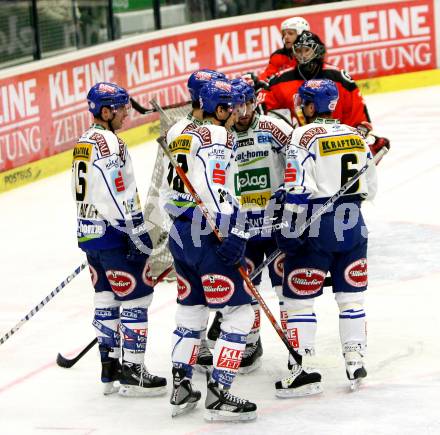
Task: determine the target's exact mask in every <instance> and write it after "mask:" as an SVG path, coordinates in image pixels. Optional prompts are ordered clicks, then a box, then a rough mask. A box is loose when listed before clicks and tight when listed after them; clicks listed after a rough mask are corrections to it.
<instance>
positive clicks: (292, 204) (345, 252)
mask: <svg viewBox="0 0 440 435" xmlns="http://www.w3.org/2000/svg"><path fill="white" fill-rule="evenodd" d="M337 100H338V88H337V86H336V85H335V83H334V82H332V81H331V80H327V79H316V80H308V81H306V82H305V83H303V84H302V85H301V87H300V88H299V99H297V104H299V108H300V109H301V110H302V111H303V115H304V117H305V118H306V120H307V121H308V122H309V124H308V125H307V126H304V127H299V128H297V129H296V130H295V131H294V134H293V137H292V142H291V144H290V145H288V147H287V151H286V170H285V179H284V181H285V186H284V189H285V192H286V198H285V206H284V214H283V219H284V220H287V221H288V222H291V224H290V225H289V227H288V228H287V229H285V228H282V229H281V230H280V231H279V232H277V234H276V236H277V242H278V245H279V247H280V249H281V250H282V251H284V252H285V253H286V258H285V262H284V277H285V278H284V282H283V294H284V297H285V306H286V309H287V313H288V320H287V334H288V339H289V341H290V342H291V344H292V346H293V347H294V348H296V349H297V351H298V352H299V353H300V354H301V355H308V356H311V355H313V354H314V353H315V334H316V327H317V319H316V315H315V312H314V308H313V307H314V301H315V298H316V297H318V296H320V295H321V294H322V284H323V282H324V277H325V276H326V274H327V272H328V271H330V273H331V276H332V278H333V291H334V293H335V299H336V302H337V304H338V307H339V312H340V314H339V331H340V340H341V345H342V352H343V356H344V358H345V366H346V373H347V376H348V378H349V380H350V381H352V383H353V384H355V383H357V382H358V380H359V379H361V378H364V377H365V376H366V375H367V372H366V370H365V367H364V361H363V357H364V355H365V349H366V344H367V343H366V329H365V326H366V325H365V311H364V292H365V290H366V289H367V237H368V236H367V229H366V227H365V223H364V220H363V218H362V213H361V211H360V207H361V203H362V201H363V200H365V199H367V198H368V199H372V198H373V197H374V195H375V193H376V170H375V166H374V165H373V166H372V167H371V169H369V170H368V171H367V172H366V173H365V174H363V175H362V176H361V178H360V179H359V180H358V181H357V182H355V184H354V185H353V186H352V187H351V188H350V189H349V190H348V191H347V192H346V194H345V195H344V196H342V197H341V198H340V199H339V200H338V201H336V203H335V204H334V207H333V208H332V209H330V210H329V211H328V212H326V213H325V214H323V215H322V216H321V219H320V220H318V221H317V222H316V223H314V224H313V225H312V226H311V228H310V229H309V231H306V232H305V233H304V234H302V235H298V234H297V233H295V230H296V228H298V227H299V226H300V224H301V223H302V222H304V221H305V219H306V217H309V216H310V215H311V213H312V212H313V211H316V209H317V208H319V207H320V206H321V205H322V204H323V203H324V202H325V201H327V200H328V199H329V197H331V196H332V195H334V194H335V193H336V192H337V191H338V190H339V189H340V188H341V186H342V185H343V184H345V183H346V181H348V179H349V178H350V177H352V176H353V175H354V174H355V173H356V172H357V171H358V170H359V169H361V167H362V166H364V165H365V164H366V163H367V161H368V159H371V158H372V156H371V152H370V150H369V149H368V146H367V145H366V144H365V142H364V140H363V138H362V136H361V135H360V134H359V133H358V132H357V130H356V129H354V128H352V127H349V126H347V125H344V124H340V123H339V121H338V120H336V119H332V112H333V111H334V110H335V107H336V105H337ZM301 370H302V369H301V367H299V366H297V365H296V364H294V365H293V368H292V371H291V373H290V375H289V376H288V377H287V378H285V379H282V380H281V381H278V382H277V383H276V384H275V387H276V394H277V396H279V397H294V396H300V395H305V394H316V393H319V392H321V391H322V388H321V385H320V382H311V381H309V380H307V377H304V376H303V375H302V374H301V373H303V372H302V371H301ZM306 371H308V372H309V373H313V371H314V370H313V369H308V370H306Z"/></svg>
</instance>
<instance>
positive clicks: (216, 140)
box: [160, 120, 235, 219]
mask: <svg viewBox="0 0 440 435" xmlns="http://www.w3.org/2000/svg"><path fill="white" fill-rule="evenodd" d="M183 121H184V120H181V121H179V122H178V123H177V124H175V125H174V126H173V127H172V128H171V129H170V130H169V131H168V134H167V144H168V147H169V149H170V151H171V153H172V154H173V156H174V157H175V159H176V160H177V162H178V163H179V164H180V166H181V167H182V169H183V170H184V171H185V173H186V175H187V177H188V178H189V180H190V181H191V184H192V185H193V186H194V188H195V189H196V191H197V193H198V194H199V196H200V198H201V200H202V201H203V202H204V204H205V205H206V207H207V208H208V210H209V211H210V213H211V214H212V216H215V217H217V216H218V215H219V214H232V213H233V207H232V206H231V203H230V201H229V200H227V199H226V200H225V198H228V197H229V198H230V197H231V195H232V192H230V191H229V189H228V188H227V180H228V177H230V176H232V175H231V173H232V174H233V173H234V172H235V169H234V165H235V152H234V151H235V142H234V138H233V136H232V134H231V133H229V132H228V131H227V130H226V129H225V128H224V127H221V126H217V125H213V124H207V123H205V124H203V125H199V126H196V125H195V124H194V123H190V124H188V125H187V126H186V127H183V128H182V125H183ZM164 165H165V167H164V168H165V174H164V180H163V184H162V188H161V190H160V195H161V201H160V202H161V203H163V204H164V207H165V209H166V210H167V212H168V213H169V214H170V215H172V216H177V215H179V216H185V217H186V218H189V219H191V218H192V216H193V212H194V209H195V207H196V202H195V200H194V198H193V196H192V195H191V194H190V193H189V192H188V190H187V189H186V187H185V185H184V184H183V182H182V180H181V179H180V177H179V176H178V175H177V173H176V171H175V170H174V168H173V167H172V165H171V163H170V162H169V160H168V159H167V158H166V156H165V157H164ZM231 171H232V172H231Z"/></svg>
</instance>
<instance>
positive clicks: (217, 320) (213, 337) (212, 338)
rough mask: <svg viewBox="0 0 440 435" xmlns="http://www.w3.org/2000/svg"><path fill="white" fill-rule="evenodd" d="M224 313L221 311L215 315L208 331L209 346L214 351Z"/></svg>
mask: <svg viewBox="0 0 440 435" xmlns="http://www.w3.org/2000/svg"><path fill="white" fill-rule="evenodd" d="M222 318H223V316H222V313H221V312H220V311H217V312H216V313H215V317H214V320H213V321H212V324H211V327H210V328H209V330H208V333H207V340H206V341H207V344H208V347H209V348H210V349H214V346H215V342H216V341H217V338H218V337H219V335H220V325H221V321H222Z"/></svg>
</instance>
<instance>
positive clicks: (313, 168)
mask: <svg viewBox="0 0 440 435" xmlns="http://www.w3.org/2000/svg"><path fill="white" fill-rule="evenodd" d="M371 158H372V156H371V153H370V151H369V148H368V146H367V145H366V144H365V142H364V140H363V138H362V137H361V136H360V135H359V134H358V133H357V132H356V129H354V128H352V127H349V126H347V125H344V124H340V123H339V121H337V120H334V119H323V118H318V119H316V120H315V122H313V123H311V124H309V125H307V126H304V127H299V128H297V129H296V130H295V131H294V133H293V136H292V142H291V143H290V144H289V145H288V146H287V150H286V170H285V177H284V182H285V188H286V190H287V191H288V192H289V193H290V194H306V195H308V199H309V200H311V201H313V200H314V199H315V200H320V199H322V198H324V199H325V198H329V197H331V196H333V195H334V194H335V193H336V192H337V191H338V190H339V189H340V188H341V187H342V185H344V184H345V183H346V182H347V181H348V180H349V179H350V178H351V177H352V176H353V175H354V174H355V173H356V172H357V171H359V170H360V169H361V168H362V166H364V165H365V164H366V163H367V161H368V159H371ZM376 190H377V177H376V168H375V166H374V165H372V166H371V167H370V169H369V170H368V171H366V172H365V173H364V174H363V175H362V176H361V177H360V178H359V180H357V181H356V182H355V183H354V185H353V186H352V187H351V188H350V189H349V190H347V192H345V195H352V194H354V195H360V197H362V198H367V197H368V198H369V199H373V198H374V196H375V194H376Z"/></svg>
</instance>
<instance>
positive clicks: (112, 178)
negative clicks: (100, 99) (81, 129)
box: [71, 124, 141, 249]
mask: <svg viewBox="0 0 440 435" xmlns="http://www.w3.org/2000/svg"><path fill="white" fill-rule="evenodd" d="M71 185H72V194H73V198H74V200H75V201H76V206H77V218H78V229H77V236H78V244H79V246H80V247H81V248H82V249H110V248H114V247H118V246H123V245H124V244H125V243H126V239H127V236H126V234H125V233H124V231H123V230H122V231H121V230H120V229H121V228H122V229H123V228H124V227H125V223H126V221H129V220H132V219H133V217H134V216H136V215H138V216H139V214H140V213H141V207H140V202H139V195H138V191H137V187H136V181H135V178H134V171H133V165H132V162H131V158H130V155H129V153H128V150H127V146H126V145H125V143H124V142H123V141H122V139H120V138H119V137H118V136H116V135H115V134H114V133H112V132H111V131H109V130H106V129H104V128H103V127H101V126H100V125H97V124H94V125H92V127H91V128H90V129H89V130H87V131H86V132H85V133H84V134H83V135H82V136H81V137H80V138H79V140H78V142H77V143H76V145H75V148H74V149H73V162H72V183H71Z"/></svg>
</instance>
